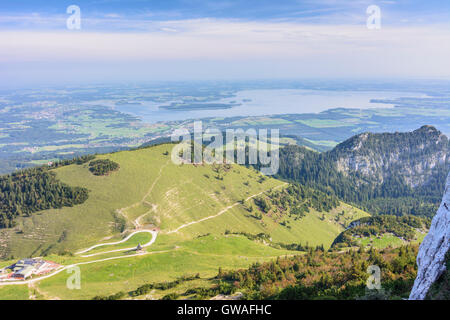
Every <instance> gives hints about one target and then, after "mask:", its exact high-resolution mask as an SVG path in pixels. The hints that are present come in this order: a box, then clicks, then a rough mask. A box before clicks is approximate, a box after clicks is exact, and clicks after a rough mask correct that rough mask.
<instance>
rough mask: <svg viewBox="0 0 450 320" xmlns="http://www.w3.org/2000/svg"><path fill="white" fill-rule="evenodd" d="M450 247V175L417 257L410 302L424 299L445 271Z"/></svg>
mask: <svg viewBox="0 0 450 320" xmlns="http://www.w3.org/2000/svg"><path fill="white" fill-rule="evenodd" d="M449 247H450V173H449V175H448V176H447V182H446V184H445V192H444V197H443V198H442V203H441V206H440V207H439V210H438V211H437V213H436V215H435V216H434V218H433V221H432V222H431V228H430V231H429V232H428V234H427V236H426V237H425V239H424V240H423V242H422V244H421V245H420V248H419V254H418V255H417V265H418V271H417V277H416V280H415V281H414V286H413V288H412V290H411V294H410V296H409V299H410V300H423V299H425V297H426V295H427V293H428V290H429V289H430V287H431V285H432V284H433V283H434V282H435V281H436V280H437V279H438V278H439V276H440V275H441V274H442V273H443V272H444V271H445V270H446V265H445V257H446V254H447V252H448V250H449Z"/></svg>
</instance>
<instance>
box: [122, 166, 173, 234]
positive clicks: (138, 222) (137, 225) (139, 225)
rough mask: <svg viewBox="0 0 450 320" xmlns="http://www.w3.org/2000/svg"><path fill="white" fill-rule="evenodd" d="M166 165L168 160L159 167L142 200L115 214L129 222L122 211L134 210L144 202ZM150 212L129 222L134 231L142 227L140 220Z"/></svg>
mask: <svg viewBox="0 0 450 320" xmlns="http://www.w3.org/2000/svg"><path fill="white" fill-rule="evenodd" d="M168 164H169V160H168V161H167V162H166V163H165V164H164V165H162V166H161V168H160V169H159V173H158V176H157V177H156V179H155V180H154V181H153V183H152V185H151V186H150V189H148V191H147V193H146V194H145V195H144V197H143V198H142V200H141V201H138V202H136V203H133V204H132V205H130V206H128V207H125V208H121V209H118V210H117V212H118V213H119V214H120V215H122V216H123V217H125V219H127V220H128V221H129V220H130V219H129V218H128V216H127V215H126V214H125V212H124V211H126V210H128V209H131V208H135V207H137V206H138V205H140V204H143V203H144V202H146V201H145V199H146V198H147V197H148V196H149V195H150V194H151V193H152V191H153V188H154V187H155V185H156V183H157V182H158V180H159V179H160V178H161V176H162V171H163V169H164V168H165V167H167V165H168ZM152 210H153V208H152V209H150V210H149V211H147V212H146V213H144V214H143V215H141V216H139V217H138V218H137V219H135V220H132V221H131V222H132V223H133V225H134V227H135V229H139V228H141V227H142V225H141V224H140V220H141V218H142V217H144V216H145V215H147V214H148V213H150V212H151V211H152Z"/></svg>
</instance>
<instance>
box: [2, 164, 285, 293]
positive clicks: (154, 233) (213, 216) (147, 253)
mask: <svg viewBox="0 0 450 320" xmlns="http://www.w3.org/2000/svg"><path fill="white" fill-rule="evenodd" d="M161 172H162V168H161V169H160V173H161ZM155 183H156V181H155V182H154V183H153V185H152V187H151V189H153V186H154V185H155ZM285 185H287V183H284V184H282V185H279V186H276V187H273V188H270V189H278V188H281V187H283V186H285ZM270 189H269V190H270ZM266 191H268V190H264V191H261V192H259V193H257V194H254V195H252V196H249V197H248V198H247V199H245V201H248V200H250V199H252V198H254V197H257V196H259V195H260V194H262V193H264V192H266ZM150 192H151V190H149V192H148V193H147V195H148V194H149V193H150ZM147 195H146V196H147ZM144 199H145V197H144ZM239 204H240V202H236V203H234V204H232V205H230V206H228V207H226V208H224V209H222V210H221V211H220V212H219V213H217V214H215V215H212V216H209V217H205V218H202V219H200V220H197V221H192V222H189V223H186V224H184V225H182V226H180V227H178V228H177V229H175V230H172V231H168V232H167V234H170V233H175V232H178V231H179V230H181V229H182V228H185V227H187V226H190V225H193V224H196V223H200V222H202V221H205V220H208V219H212V218H215V217H218V216H220V215H222V214H224V213H225V212H226V211H228V210H229V209H231V208H233V207H235V206H237V205H239ZM139 232H149V233H151V234H152V235H153V237H152V240H150V242H148V243H146V244H145V245H144V246H146V247H148V246H150V245H152V244H153V243H154V242H155V241H156V237H157V234H158V232H157V231H153V230H136V231H134V232H133V233H131V234H130V235H128V236H127V237H126V238H125V239H123V240H120V241H117V242H111V243H101V244H97V245H94V246H92V247H90V248H87V249H84V250H81V251H79V252H77V254H81V253H85V252H88V251H90V250H92V249H94V248H98V247H100V246H106V245H115V244H120V243H123V242H125V241H127V240H128V239H129V238H131V237H132V236H133V235H134V234H136V233H139ZM133 249H134V248H133ZM178 249H179V247H176V248H175V249H171V250H164V251H150V252H147V251H144V252H141V253H136V254H130V255H124V256H117V257H109V258H104V259H99V260H92V261H86V262H78V263H74V264H71V265H67V266H61V267H60V268H59V269H57V270H56V271H54V272H52V273H50V274H47V275H45V276H42V277H38V278H35V279H30V280H25V281H10V282H0V286H5V285H24V284H28V285H29V287H30V288H36V287H34V286H33V283H35V282H38V281H42V280H44V279H47V278H50V277H53V276H55V275H57V274H59V273H61V272H62V271H64V270H66V269H68V268H71V267H73V266H80V265H86V264H92V263H98V262H103V261H109V260H117V259H126V258H131V257H136V256H144V255H149V254H157V253H167V252H172V251H174V250H178ZM125 250H130V249H120V250H119V251H125ZM110 252H117V251H116V250H112V251H110ZM105 253H108V252H101V253H99V254H105ZM93 255H96V254H93ZM87 256H92V255H87ZM36 292H39V293H40V294H42V295H43V296H44V297H46V296H47V295H45V294H44V293H42V292H40V291H38V290H36ZM47 297H48V296H47ZM33 298H34V299H35V298H36V297H35V296H34V295H30V299H33ZM48 298H49V299H52V297H48ZM55 299H57V298H55Z"/></svg>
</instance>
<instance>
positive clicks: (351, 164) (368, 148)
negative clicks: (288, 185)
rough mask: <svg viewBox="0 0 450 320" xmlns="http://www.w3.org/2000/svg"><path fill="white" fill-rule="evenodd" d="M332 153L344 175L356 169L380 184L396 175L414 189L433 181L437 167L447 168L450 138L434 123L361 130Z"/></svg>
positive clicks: (449, 154) (449, 155)
mask: <svg viewBox="0 0 450 320" xmlns="http://www.w3.org/2000/svg"><path fill="white" fill-rule="evenodd" d="M330 153H331V154H333V153H334V155H335V163H336V167H337V169H338V170H339V171H340V172H342V173H344V174H347V173H352V172H353V173H355V172H357V173H359V174H361V175H362V176H364V177H367V178H369V179H370V180H372V181H373V182H376V183H380V184H381V183H383V182H384V181H385V180H386V179H388V178H389V177H390V176H391V175H393V174H394V175H398V176H401V177H403V178H404V180H405V183H406V184H407V185H408V186H410V187H412V188H416V187H418V186H422V185H424V184H428V183H430V182H431V181H433V179H432V176H433V174H440V173H437V172H436V168H438V167H440V166H441V167H442V166H444V167H448V164H449V160H450V159H449V157H450V149H449V140H448V138H447V137H446V136H445V135H444V134H442V133H441V132H440V131H439V130H437V129H436V128H434V127H432V126H423V127H421V128H420V129H417V130H415V131H413V132H403V133H400V132H396V133H362V134H359V135H356V136H354V137H352V138H350V139H348V140H346V141H344V142H343V143H341V144H339V145H338V146H337V147H336V148H335V150H333V151H331V152H330Z"/></svg>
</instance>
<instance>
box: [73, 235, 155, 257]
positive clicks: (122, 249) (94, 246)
mask: <svg viewBox="0 0 450 320" xmlns="http://www.w3.org/2000/svg"><path fill="white" fill-rule="evenodd" d="M142 232H147V233H150V234H151V235H152V238H151V239H150V241H149V242H147V243H145V244H142V245H141V247H143V248H145V247H148V246H151V245H152V244H153V243H154V242H155V241H156V237H157V236H158V232H157V231H153V230H136V231H134V232H132V233H130V234H129V235H128V236H127V237H126V238H124V239H122V240H120V241H116V242H109V243H100V244H96V245H93V246H92V247H89V248H87V249H84V250H81V251H78V252H77V253H75V254H80V255H81V254H82V253H86V252H89V251H91V250H93V249H95V248H99V247H103V246H113V245H116V244H120V243H124V242H126V241H127V240H129V239H130V238H131V237H132V236H134V235H135V234H138V233H142ZM134 248H135V247H132V248H121V249H117V250H111V251H102V252H97V253H93V254H88V255H81V257H83V258H87V257H92V256H96V255H99V254H105V253H112V252H120V251H127V250H133V249H134Z"/></svg>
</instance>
